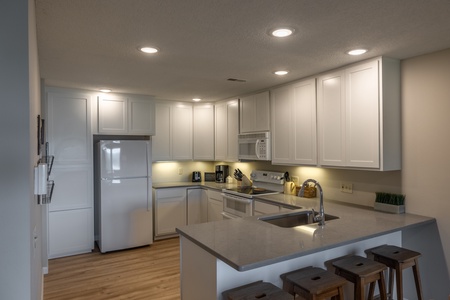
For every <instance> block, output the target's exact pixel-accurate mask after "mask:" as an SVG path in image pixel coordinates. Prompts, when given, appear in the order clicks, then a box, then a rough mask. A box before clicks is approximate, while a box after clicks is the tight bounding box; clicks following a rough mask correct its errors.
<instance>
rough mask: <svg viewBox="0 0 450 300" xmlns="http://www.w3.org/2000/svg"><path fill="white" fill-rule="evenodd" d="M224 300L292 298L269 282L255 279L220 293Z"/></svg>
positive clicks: (283, 299) (288, 299) (277, 299)
mask: <svg viewBox="0 0 450 300" xmlns="http://www.w3.org/2000/svg"><path fill="white" fill-rule="evenodd" d="M222 296H223V298H224V299H226V300H251V299H263V300H292V299H293V298H292V296H291V295H290V294H289V293H288V292H285V291H283V290H282V289H280V288H279V287H276V286H274V285H273V284H271V283H269V282H263V281H256V282H253V283H250V284H247V285H243V286H239V287H237V288H234V289H231V290H227V291H225V292H223V293H222Z"/></svg>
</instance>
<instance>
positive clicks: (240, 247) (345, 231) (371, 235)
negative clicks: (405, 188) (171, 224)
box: [177, 194, 436, 300]
mask: <svg viewBox="0 0 450 300" xmlns="http://www.w3.org/2000/svg"><path fill="white" fill-rule="evenodd" d="M258 200H260V201H265V202H267V203H280V204H282V205H288V206H295V207H301V208H300V210H302V209H308V210H309V209H311V208H314V210H316V211H317V210H318V200H317V199H304V198H299V197H296V196H290V195H284V194H277V195H268V196H263V197H261V198H260V199H258ZM293 212H294V211H293ZM289 213H292V212H289ZM325 213H327V214H331V215H335V216H338V217H339V218H338V219H335V220H331V221H328V222H326V225H325V226H323V227H320V226H318V225H317V224H310V225H303V226H298V227H293V228H282V227H279V226H276V225H272V224H269V223H266V222H264V221H262V220H259V219H258V218H259V217H258V216H254V217H247V218H243V219H235V220H226V221H217V222H209V223H203V224H196V225H190V226H184V227H180V228H177V232H178V233H179V234H180V243H181V294H182V299H183V300H190V299H222V297H221V293H222V292H223V291H225V290H228V289H231V288H234V287H237V286H241V285H244V284H247V283H250V282H253V281H257V280H264V281H268V282H272V283H273V284H275V285H277V286H279V287H281V280H280V278H279V275H280V274H282V273H284V272H287V271H291V270H295V269H298V268H301V267H305V266H310V265H313V266H318V267H324V262H325V261H327V260H330V259H333V258H336V257H340V256H343V255H348V254H359V255H365V253H364V250H366V249H369V248H372V247H375V246H378V245H382V244H392V245H398V246H402V234H403V232H405V231H409V230H411V229H412V230H418V229H420V228H425V227H427V225H433V224H435V222H436V221H435V219H434V218H429V217H424V216H418V215H412V214H401V215H394V214H386V213H381V212H377V211H374V210H373V209H371V208H367V207H358V206H355V205H348V204H343V203H339V202H335V201H331V200H326V201H325ZM277 214H286V212H284V213H277Z"/></svg>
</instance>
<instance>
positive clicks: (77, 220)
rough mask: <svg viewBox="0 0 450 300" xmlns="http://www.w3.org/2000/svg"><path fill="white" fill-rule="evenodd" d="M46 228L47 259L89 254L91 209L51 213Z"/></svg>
mask: <svg viewBox="0 0 450 300" xmlns="http://www.w3.org/2000/svg"><path fill="white" fill-rule="evenodd" d="M48 227H49V253H48V256H49V258H56V257H62V256H68V255H74V254H78V253H86V252H91V250H92V248H93V246H94V224H93V215H92V209H91V208H85V209H72V210H61V211H51V212H49V214H48Z"/></svg>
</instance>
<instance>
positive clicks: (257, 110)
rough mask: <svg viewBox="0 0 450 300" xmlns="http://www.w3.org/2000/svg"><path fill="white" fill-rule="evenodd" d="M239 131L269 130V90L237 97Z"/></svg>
mask: <svg viewBox="0 0 450 300" xmlns="http://www.w3.org/2000/svg"><path fill="white" fill-rule="evenodd" d="M239 126H240V133H251V132H261V131H269V130H270V97H269V91H265V92H262V93H259V94H255V95H251V96H246V97H242V98H240V99H239Z"/></svg>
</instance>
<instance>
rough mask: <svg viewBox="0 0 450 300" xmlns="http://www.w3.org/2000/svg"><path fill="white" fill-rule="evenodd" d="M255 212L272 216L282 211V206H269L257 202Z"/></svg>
mask: <svg viewBox="0 0 450 300" xmlns="http://www.w3.org/2000/svg"><path fill="white" fill-rule="evenodd" d="M255 211H256V212H259V213H262V214H272V213H277V212H279V211H280V206H279V205H275V204H268V203H265V202H260V201H255Z"/></svg>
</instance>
